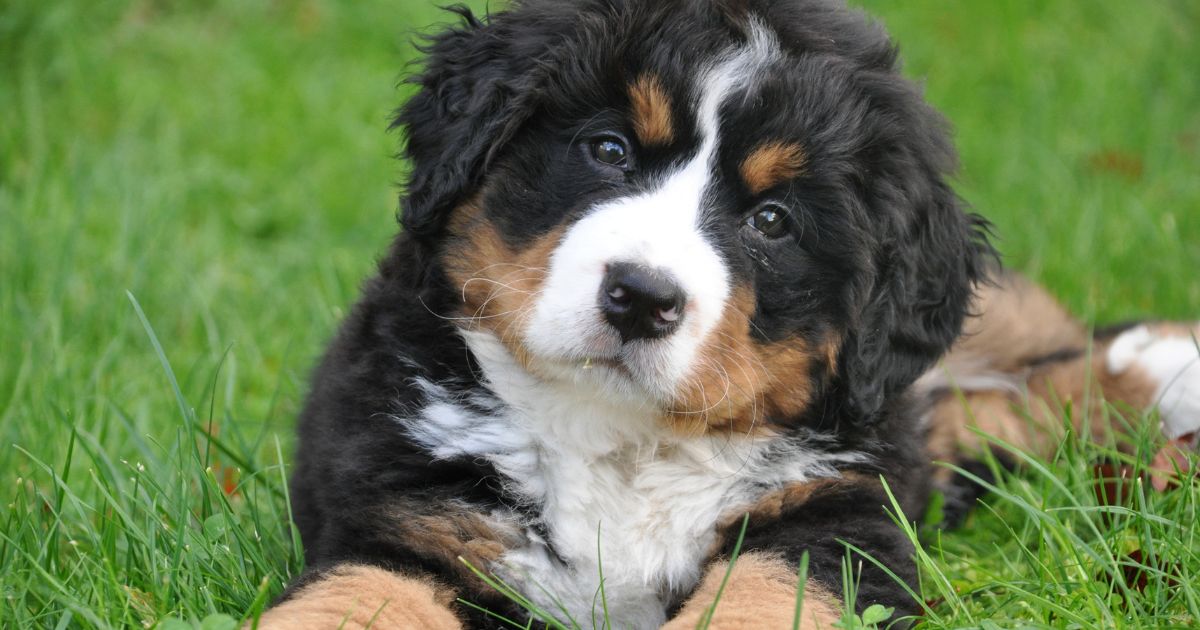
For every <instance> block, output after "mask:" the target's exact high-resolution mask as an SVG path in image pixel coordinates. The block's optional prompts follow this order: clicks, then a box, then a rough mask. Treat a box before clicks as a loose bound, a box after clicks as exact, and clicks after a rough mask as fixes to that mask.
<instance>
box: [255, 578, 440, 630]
mask: <svg viewBox="0 0 1200 630" xmlns="http://www.w3.org/2000/svg"><path fill="white" fill-rule="evenodd" d="M453 601H454V593H453V592H452V591H450V590H449V589H446V588H443V587H441V586H439V585H438V584H437V583H435V582H434V581H433V580H432V579H429V578H418V577H410V576H406V575H401V574H399V573H395V572H392V571H388V570H386V569H381V568H378V567H371V566H365V565H354V564H343V565H339V566H337V567H335V568H333V569H331V570H328V571H322V572H319V573H317V574H315V575H313V576H312V577H311V579H310V580H309V581H307V583H306V584H304V585H303V586H301V587H299V588H297V589H296V590H295V592H294V593H293V594H292V595H291V596H290V597H288V598H287V599H285V600H284V601H283V602H281V603H280V604H278V605H277V606H275V607H274V608H272V609H270V610H268V611H267V612H265V613H263V615H262V617H260V618H259V620H258V623H257V627H258V628H263V629H266V630H277V629H278V630H283V629H293V628H294V629H300V630H306V629H309V628H312V629H314V630H317V629H321V628H347V629H359V628H389V629H390V628H398V629H402V630H403V629H412V630H451V629H455V630H457V629H460V628H462V627H463V626H462V623H461V622H460V621H459V619H458V617H456V616H455V614H454V613H453V612H452V611H451V610H450V604H451V602H453ZM253 625H254V624H253V622H252V623H251V624H250V626H253Z"/></svg>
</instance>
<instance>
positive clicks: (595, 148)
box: [592, 136, 629, 169]
mask: <svg viewBox="0 0 1200 630" xmlns="http://www.w3.org/2000/svg"><path fill="white" fill-rule="evenodd" d="M592 157H593V158H595V160H596V161H597V162H600V163H601V164H608V165H609V166H615V167H617V168H622V169H624V168H629V147H628V146H626V145H625V141H624V140H621V139H620V138H617V137H616V136H603V137H600V138H596V139H595V140H592Z"/></svg>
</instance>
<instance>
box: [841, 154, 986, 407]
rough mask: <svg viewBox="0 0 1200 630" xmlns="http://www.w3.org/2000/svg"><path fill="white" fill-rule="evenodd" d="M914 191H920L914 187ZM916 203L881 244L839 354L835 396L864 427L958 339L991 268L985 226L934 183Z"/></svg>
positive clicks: (942, 185) (945, 188)
mask: <svg viewBox="0 0 1200 630" xmlns="http://www.w3.org/2000/svg"><path fill="white" fill-rule="evenodd" d="M918 188H925V187H924V186H919V187H918ZM907 192H908V193H909V194H913V193H916V195H917V199H908V200H907V201H909V202H910V203H914V204H915V207H910V208H906V209H905V212H902V213H901V214H903V215H907V216H904V217H903V218H902V219H901V221H900V222H899V224H897V225H895V226H894V227H895V228H896V229H895V231H894V232H893V233H892V234H891V235H890V238H889V239H888V241H887V242H883V243H880V249H879V251H878V255H877V262H876V275H875V278H874V282H873V283H871V284H872V286H869V287H864V288H863V289H865V300H864V301H863V302H860V303H861V304H863V306H862V310H861V311H860V318H859V321H858V322H856V323H855V324H854V325H853V327H852V330H851V331H850V333H849V335H848V336H847V338H846V343H845V345H844V346H843V349H842V357H841V361H842V374H841V381H842V382H841V389H842V390H843V391H844V393H845V395H846V402H847V403H848V404H849V406H850V407H851V410H852V411H853V412H854V413H855V415H856V417H859V418H862V419H865V420H866V421H868V422H870V421H872V420H873V419H875V418H876V417H877V416H878V414H879V412H880V410H881V409H882V408H883V406H884V405H885V404H886V403H887V401H889V400H892V399H893V398H894V397H895V396H897V395H899V394H901V393H902V392H903V391H904V390H905V389H907V388H908V387H909V386H910V385H912V383H913V382H914V381H916V379H917V378H919V377H920V376H921V375H922V374H923V373H924V372H925V371H926V370H928V369H929V368H931V367H932V366H933V365H934V363H936V362H937V360H938V359H940V358H941V356H942V355H943V354H945V352H946V351H947V350H949V348H950V346H951V344H953V343H954V341H955V340H956V339H957V338H958V336H959V334H960V333H961V332H962V325H963V321H964V319H965V317H966V315H967V312H968V310H969V309H970V307H971V299H972V296H973V294H974V289H975V286H976V284H977V283H979V282H986V281H987V274H988V271H989V269H991V267H992V263H993V262H994V261H996V256H995V252H994V250H993V249H992V247H991V245H990V244H989V243H988V240H987V232H988V224H987V222H986V221H985V220H983V219H982V218H980V217H979V216H977V215H974V214H968V213H966V212H964V211H963V210H962V209H961V201H960V200H959V199H958V197H957V196H956V195H955V194H954V192H953V191H952V190H950V188H949V186H948V185H946V184H945V183H944V182H942V181H940V178H938V179H936V180H934V181H933V183H932V186H931V187H928V188H925V189H924V190H917V191H913V190H909V191H907Z"/></svg>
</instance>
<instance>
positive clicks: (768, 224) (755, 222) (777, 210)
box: [746, 203, 788, 238]
mask: <svg viewBox="0 0 1200 630" xmlns="http://www.w3.org/2000/svg"><path fill="white" fill-rule="evenodd" d="M787 216H788V211H787V208H784V207H783V206H781V205H779V204H776V203H767V204H763V205H762V206H759V208H758V210H757V211H756V212H755V213H754V214H753V215H751V216H750V218H748V219H746V225H748V226H750V227H752V228H754V229H756V230H758V231H759V232H761V233H762V235H763V236H765V237H767V238H779V237H781V236H784V235H785V234H787Z"/></svg>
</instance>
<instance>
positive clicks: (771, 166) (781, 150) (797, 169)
mask: <svg viewBox="0 0 1200 630" xmlns="http://www.w3.org/2000/svg"><path fill="white" fill-rule="evenodd" d="M807 163H808V156H807V155H805V153H804V147H802V146H800V145H799V144H796V143H793V142H779V141H775V142H767V143H764V144H760V145H759V146H758V147H757V148H755V149H754V150H753V151H751V152H750V155H747V156H746V159H745V160H743V161H742V168H741V173H742V180H743V181H745V182H746V186H747V187H748V188H749V189H750V192H751V193H753V194H755V195H757V194H758V193H760V192H762V191H764V190H766V189H768V188H770V187H772V186H774V185H776V184H779V183H781V182H784V181H787V180H789V179H791V178H793V177H795V176H797V175H799V174H801V173H803V172H804V166H805V165H806V164H807Z"/></svg>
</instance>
